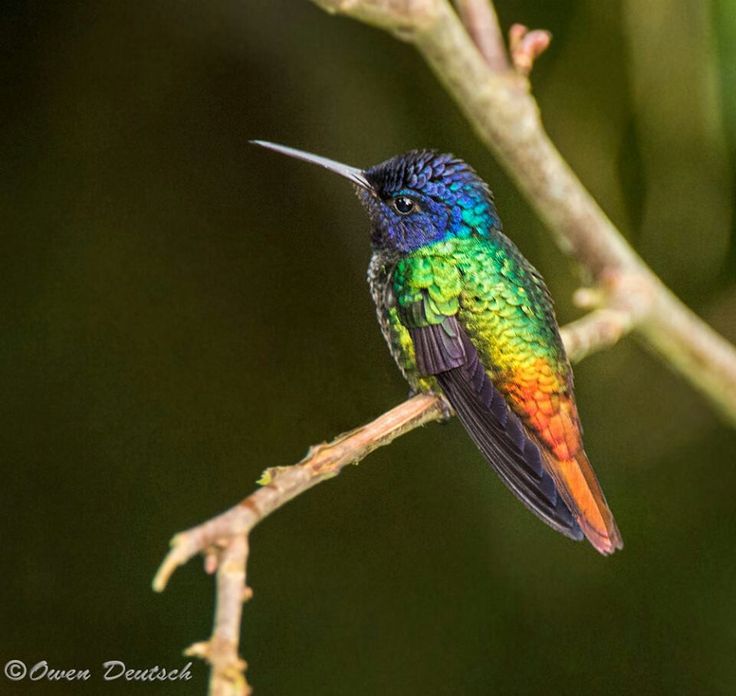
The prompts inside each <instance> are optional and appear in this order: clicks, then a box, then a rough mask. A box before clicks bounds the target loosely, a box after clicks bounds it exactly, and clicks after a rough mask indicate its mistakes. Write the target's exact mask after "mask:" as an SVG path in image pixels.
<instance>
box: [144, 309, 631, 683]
mask: <svg viewBox="0 0 736 696" xmlns="http://www.w3.org/2000/svg"><path fill="white" fill-rule="evenodd" d="M630 316H631V314H630V313H628V312H625V311H624V310H620V311H614V310H611V309H600V310H597V311H595V312H592V313H591V314H589V315H587V316H585V317H583V318H582V319H579V320H578V321H576V322H573V323H572V324H569V325H567V326H565V327H563V329H562V337H563V340H564V342H565V345H566V347H567V349H568V354H569V355H570V358H571V359H572V360H573V361H577V360H579V359H582V358H583V357H584V356H585V355H587V354H588V353H590V352H592V351H594V350H598V349H601V348H603V347H606V346H609V345H612V344H613V343H615V342H616V341H617V340H618V339H619V338H620V337H621V336H623V335H624V334H625V333H626V332H627V331H628V329H629V328H630V326H631V322H630V321H628V318H629V317H630ZM447 412H448V407H447V405H446V404H445V403H444V402H443V401H442V399H440V398H439V397H437V396H435V395H432V394H419V395H417V396H414V397H412V398H411V399H409V400H407V401H405V402H404V403H402V404H399V405H398V406H396V407H395V408H393V409H391V410H390V411H388V412H387V413H384V414H383V415H382V416H380V417H379V418H377V419H376V420H374V421H372V422H371V423H368V424H367V425H364V426H361V427H359V428H356V429H355V430H351V431H350V432H348V433H344V434H342V435H340V436H338V437H337V438H335V439H334V440H333V441H332V442H330V443H323V444H321V445H315V446H313V447H311V448H310V449H309V452H308V453H307V456H306V457H305V458H304V459H302V461H300V462H298V463H297V464H294V465H292V466H282V467H272V468H270V469H266V471H264V472H263V476H262V477H261V479H260V481H259V483H260V484H261V485H262V486H263V487H262V488H259V489H258V490H257V491H255V492H254V493H252V494H251V495H249V496H248V497H247V498H245V499H244V500H242V501H241V502H240V503H238V504H237V505H236V506H235V507H232V508H230V509H229V510H227V511H226V512H223V513H222V514H220V515H217V516H216V517H213V518H212V519H210V520H208V521H207V522H204V523H203V524H200V525H198V526H196V527H193V528H192V529H189V530H187V531H185V532H181V533H180V534H177V535H176V536H175V537H174V538H173V539H172V540H171V550H170V551H169V553H168V554H167V555H166V558H165V559H164V561H163V563H162V564H161V566H160V568H159V569H158V572H157V573H156V577H155V578H154V580H153V589H154V590H155V591H156V592H162V591H163V590H164V589H165V588H166V585H167V584H168V582H169V580H170V578H171V576H172V574H173V573H174V571H175V570H176V569H177V568H178V567H179V566H182V565H184V564H185V563H187V562H188V561H190V560H191V559H192V558H194V556H196V555H197V554H199V553H205V568H206V570H207V571H208V572H209V573H214V572H215V571H217V597H216V607H215V625H214V628H213V633H212V637H211V638H210V640H209V641H206V642H202V643H195V644H194V645H192V646H191V647H190V648H189V649H188V650H187V651H186V652H187V654H188V655H194V656H196V657H200V658H202V659H203V660H206V661H207V662H209V664H210V665H211V668H212V674H211V678H210V694H211V695H212V696H247V695H248V694H250V687H249V686H248V683H247V681H246V679H245V667H246V664H245V662H244V661H243V660H242V659H241V658H240V657H239V655H238V644H239V639H240V622H241V615H242V603H243V602H244V601H247V600H248V599H250V597H251V596H252V592H251V591H250V589H249V588H248V587H247V585H246V564H247V560H248V538H249V534H250V532H251V530H252V529H253V528H254V527H255V526H256V525H257V524H258V523H259V522H261V521H262V520H263V519H264V518H265V517H267V516H268V515H270V514H271V513H272V512H274V511H275V510H278V509H279V508H280V507H281V506H282V505H284V504H286V503H288V502H289V501H290V500H291V499H292V498H295V497H296V496H297V495H299V494H300V493H303V492H304V491H307V490H309V489H310V488H312V486H316V485H317V484H318V483H321V482H322V481H326V480H328V479H330V478H333V477H335V476H337V475H338V474H339V473H340V471H342V469H343V468H344V467H345V466H347V465H348V464H357V463H358V462H360V461H361V460H362V459H364V458H365V457H367V456H368V455H369V454H370V453H371V452H373V451H374V450H376V449H378V448H379V447H383V446H385V445H388V444H389V443H391V442H392V441H393V440H395V439H396V438H397V437H400V436H401V435H404V434H405V433H408V432H410V431H412V430H414V429H415V428H418V427H420V426H422V425H426V424H427V423H431V422H432V421H438V420H441V419H442V418H443V417H445V414H446V413H447Z"/></svg>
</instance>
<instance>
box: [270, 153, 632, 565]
mask: <svg viewBox="0 0 736 696" xmlns="http://www.w3.org/2000/svg"><path fill="white" fill-rule="evenodd" d="M269 147H275V149H279V150H281V151H283V152H286V154H291V155H295V156H297V157H302V158H303V159H311V160H312V161H316V162H317V163H318V164H321V165H322V166H325V167H327V168H329V169H333V170H335V171H338V172H339V173H340V174H342V175H343V176H346V177H347V178H349V179H351V180H352V181H353V182H354V183H355V184H356V190H357V191H358V195H359V198H360V200H361V202H362V203H363V205H364V206H365V208H366V209H367V211H368V213H369V216H370V218H371V222H372V235H371V240H372V246H373V256H372V259H371V264H370V267H369V271H368V280H369V284H370V287H371V294H372V296H373V300H374V302H375V303H376V308H377V315H378V320H379V324H380V325H381V329H382V331H383V334H384V336H385V338H386V341H387V343H388V346H389V348H390V350H391V353H392V355H393V357H394V359H395V360H396V363H397V365H398V366H399V368H400V370H401V372H402V373H403V374H404V376H405V377H406V379H407V380H408V382H409V383H410V385H411V386H412V388H413V389H415V390H421V391H434V392H438V393H442V394H443V395H444V397H445V398H446V399H447V401H448V402H449V404H450V405H451V406H452V407H453V409H454V410H455V412H456V413H457V415H458V417H459V419H460V420H461V422H462V423H463V425H464V426H465V428H466V430H467V431H468V434H469V435H470V436H471V438H472V439H473V440H474V442H475V443H476V444H477V445H478V447H479V449H480V450H481V452H482V453H483V454H484V456H485V457H486V458H487V459H488V461H489V462H490V463H491V465H492V466H493V468H494V469H495V470H496V472H497V473H498V474H499V476H500V478H501V479H502V480H503V481H504V483H505V484H506V485H507V486H508V487H509V488H510V489H511V490H512V491H513V492H514V493H515V494H516V495H517V497H519V499H520V500H522V502H524V503H525V504H526V505H527V506H528V507H529V508H530V509H531V510H532V511H533V512H534V513H535V514H537V515H538V516H539V517H540V518H541V519H542V520H544V521H545V522H546V523H547V524H549V525H550V526H552V527H553V528H555V529H557V530H558V531H560V532H562V533H563V534H566V535H567V536H569V537H571V538H574V539H581V538H583V535H584V536H585V537H587V538H588V540H589V541H590V542H591V543H592V544H593V546H595V548H596V549H598V550H599V551H600V552H601V553H604V554H608V553H611V552H613V551H614V550H616V549H617V548H621V546H622V542H621V536H620V534H619V532H618V528H617V527H616V523H615V521H614V519H613V515H612V514H611V511H610V510H609V508H608V505H607V503H606V501H605V498H604V496H603V492H602V491H601V488H600V486H599V484H598V481H597V479H596V476H595V474H594V472H593V469H592V468H591V466H590V463H589V462H588V459H587V456H586V455H585V451H584V450H583V445H582V431H581V427H580V422H579V420H578V413H577V407H576V405H575V397H574V394H573V383H572V369H571V367H570V364H569V362H568V360H567V357H566V355H565V349H564V346H563V345H562V341H561V339H560V334H559V329H558V326H557V321H556V318H555V314H554V309H553V305H552V300H551V298H550V295H549V292H548V290H547V288H546V286H545V284H544V281H543V280H542V277H541V276H540V274H539V273H538V272H537V271H536V270H535V269H534V268H533V267H532V265H531V264H530V263H529V262H528V261H527V260H526V259H525V258H524V257H523V256H522V254H521V253H520V252H519V250H518V249H517V248H516V246H515V245H514V244H513V242H511V240H510V239H509V238H508V237H506V236H505V235H504V234H503V232H502V230H501V224H500V220H499V218H498V214H497V212H496V208H495V205H494V203H493V199H492V195H491V193H490V190H489V189H488V186H487V185H486V184H485V183H484V182H483V181H482V180H481V179H480V178H479V177H478V176H477V174H476V173H475V171H474V170H473V169H472V168H471V167H469V166H468V165H467V164H466V163H465V162H463V161H462V160H459V159H456V158H454V157H453V156H452V155H446V154H438V153H436V152H434V151H429V150H421V151H412V152H409V153H406V154H404V155H399V156H397V157H394V158H392V159H390V160H387V161H386V162H384V163H382V164H379V165H377V166H375V167H372V168H369V169H367V170H365V171H362V170H357V169H353V168H350V167H346V166H345V165H340V164H337V163H333V162H331V161H329V160H325V159H323V158H316V159H315V158H314V156H312V155H307V154H305V153H299V152H296V151H293V150H289V149H288V148H286V149H285V148H283V147H282V146H271V145H269Z"/></svg>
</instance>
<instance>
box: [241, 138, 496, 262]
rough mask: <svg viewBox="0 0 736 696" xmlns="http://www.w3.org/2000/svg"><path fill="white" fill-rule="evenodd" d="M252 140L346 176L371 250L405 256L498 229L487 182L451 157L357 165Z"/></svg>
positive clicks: (426, 154)
mask: <svg viewBox="0 0 736 696" xmlns="http://www.w3.org/2000/svg"><path fill="white" fill-rule="evenodd" d="M253 142H254V143H256V144H258V145H262V146H263V147H267V148H270V149H272V150H276V151H277V152H281V153H283V154H285V155H289V156H291V157H296V158H298V159H303V160H306V161H307V162H312V163H314V164H318V165H320V166H322V167H325V168H326V169H329V170H331V171H333V172H336V173H337V174H340V175H341V176H343V177H345V178H346V179H348V180H350V181H351V182H352V183H353V184H354V185H355V187H356V190H357V192H358V197H359V198H360V201H361V203H362V204H363V206H364V207H365V209H366V210H367V211H368V215H369V217H370V219H371V223H372V226H373V230H372V242H373V246H374V247H375V248H378V249H385V250H388V251H394V252H398V253H400V254H406V253H409V252H411V251H414V250H415V249H418V248H420V247H422V246H426V245H428V244H432V243H434V242H439V241H443V240H446V239H449V238H451V237H471V236H476V237H487V236H488V235H489V234H490V233H491V231H492V230H500V222H499V219H498V215H497V213H496V208H495V206H494V204H493V197H492V195H491V192H490V190H489V188H488V186H487V185H486V183H485V182H484V181H483V180H482V179H481V178H480V177H479V176H478V175H477V174H476V173H475V171H474V170H473V168H472V167H471V166H470V165H468V164H466V163H465V162H464V161H463V160H461V159H458V158H456V157H453V156H452V155H449V154H441V153H438V152H436V151H434V150H412V151H410V152H407V153H405V154H402V155H397V156H396V157H392V158H391V159H389V160H386V161H385V162H382V163H381V164H377V165H375V166H373V167H369V168H368V169H357V168H355V167H350V166H348V165H345V164H341V163H339V162H335V161H333V160H329V159H326V158H324V157H320V156H318V155H313V154H310V153H308V152H302V151H301V150H294V149H292V148H288V147H285V146H283V145H275V144H273V143H267V142H263V141H253Z"/></svg>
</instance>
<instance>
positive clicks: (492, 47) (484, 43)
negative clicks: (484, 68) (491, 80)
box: [455, 0, 510, 72]
mask: <svg viewBox="0 0 736 696" xmlns="http://www.w3.org/2000/svg"><path fill="white" fill-rule="evenodd" d="M455 5H456V6H457V11H458V14H459V15H460V17H461V18H462V20H463V24H464V25H465V27H466V28H467V30H468V34H469V35H470V38H471V39H472V40H473V43H474V44H475V45H476V47H477V48H478V50H479V51H480V54H481V56H483V59H484V60H485V61H486V63H487V64H488V67H490V68H491V70H494V71H496V72H504V71H506V70H509V68H510V66H509V61H508V58H507V57H506V46H505V45H504V43H503V34H502V33H501V27H500V26H499V25H498V17H497V16H496V8H495V7H494V6H493V4H492V3H490V2H489V0H455Z"/></svg>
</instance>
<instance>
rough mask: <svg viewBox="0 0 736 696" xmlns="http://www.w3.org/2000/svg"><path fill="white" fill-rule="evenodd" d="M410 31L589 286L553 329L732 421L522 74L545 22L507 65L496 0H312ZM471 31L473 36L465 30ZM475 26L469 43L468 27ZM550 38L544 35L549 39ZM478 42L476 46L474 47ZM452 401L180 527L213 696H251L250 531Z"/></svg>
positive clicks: (392, 418) (730, 406)
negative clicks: (195, 567) (630, 337)
mask: <svg viewBox="0 0 736 696" xmlns="http://www.w3.org/2000/svg"><path fill="white" fill-rule="evenodd" d="M314 1H315V2H316V3H317V4H318V5H320V6H321V7H323V8H324V9H326V10H327V11H329V12H333V13H335V12H340V13H343V14H345V15H349V16H352V17H354V18H356V19H360V20H362V21H365V22H367V23H369V24H373V25H374V26H378V27H380V28H383V29H385V30H387V31H390V32H391V33H393V34H394V35H396V36H397V37H398V38H400V39H402V40H406V41H411V42H412V43H414V44H415V45H416V47H417V48H418V49H419V51H420V52H421V53H422V54H423V55H424V57H425V58H426V60H427V62H428V63H429V64H430V66H431V67H432V69H433V70H434V71H435V73H436V74H437V76H438V77H439V78H440V80H441V81H442V82H443V83H444V84H445V86H446V87H447V89H448V91H449V92H450V94H451V95H452V96H453V97H454V98H455V99H456V101H457V102H458V104H459V105H460V108H461V109H462V110H463V111H464V112H465V114H466V116H467V117H468V120H469V121H470V123H471V124H472V125H473V126H474V127H475V129H476V131H477V132H478V134H479V135H480V137H481V138H482V139H483V140H484V141H485V142H486V143H487V144H488V145H489V146H490V148H491V149H492V151H493V152H494V153H495V154H496V156H497V157H498V159H499V160H500V161H501V162H502V163H503V164H504V165H505V166H506V168H507V169H508V171H509V172H510V173H511V175H512V176H513V177H514V178H515V179H516V181H517V183H518V184H519V186H520V188H521V189H522V190H523V191H524V192H525V194H526V195H527V197H528V198H529V200H530V201H531V203H532V205H533V206H534V207H535V208H536V210H537V212H538V213H539V215H540V216H541V217H542V219H543V220H544V221H545V222H546V223H547V225H548V226H549V228H550V229H551V230H552V231H553V232H554V234H555V236H556V239H557V241H558V244H559V245H560V247H561V248H562V249H563V251H565V252H566V253H567V254H569V255H570V256H572V257H573V258H574V259H575V260H577V261H578V262H579V263H580V265H581V267H582V269H583V271H584V273H585V274H586V275H587V276H589V277H590V278H592V279H593V281H594V283H595V287H594V288H593V289H591V290H587V291H580V292H578V293H577V295H578V301H579V304H584V305H585V306H594V307H598V308H597V309H595V310H594V311H592V312H591V313H590V314H588V315H586V316H584V317H582V318H581V319H579V320H577V321H575V322H573V323H572V324H569V325H567V326H566V327H564V328H563V329H562V335H563V340H564V342H565V345H566V347H567V350H568V354H569V355H570V357H571V359H572V360H573V361H577V360H579V359H581V358H583V357H584V356H585V355H587V354H589V353H590V352H592V351H595V350H600V349H602V348H604V347H607V346H610V345H613V344H614V343H616V342H617V341H618V340H619V339H620V338H621V337H622V336H623V335H625V334H626V333H627V332H629V331H630V330H632V329H635V330H636V332H637V334H638V335H639V337H640V338H641V339H643V341H644V342H645V343H646V344H647V345H649V346H650V347H652V348H653V349H654V350H655V351H657V352H658V353H659V354H660V355H661V357H662V358H663V360H664V361H665V362H666V363H667V364H669V365H671V366H673V367H674V369H676V370H677V371H678V372H680V373H681V374H682V375H683V376H685V377H686V378H687V379H688V380H689V381H690V382H691V383H692V384H693V386H695V387H696V388H697V389H698V390H699V391H701V392H702V393H703V394H705V395H706V396H707V397H708V398H709V399H710V400H711V401H712V402H713V403H714V404H715V405H716V406H717V407H718V408H719V409H720V411H721V412H722V413H723V414H724V415H725V416H726V417H727V418H729V419H730V420H731V422H733V423H736V349H734V347H733V346H732V345H731V344H729V343H728V342H727V341H726V340H725V339H723V338H722V337H721V336H719V335H718V334H717V333H716V332H715V331H713V330H712V329H711V328H710V327H709V326H707V325H706V324H705V323H704V322H703V321H702V320H700V319H699V318H698V317H697V316H696V315H695V314H694V313H693V312H691V311H690V310H689V309H688V308H687V307H685V306H684V305H683V304H682V303H681V302H680V301H679V300H678V299H677V298H676V297H675V296H674V295H673V294H672V293H671V292H670V291H669V290H668V289H667V288H666V287H665V286H664V285H663V284H662V283H661V281H660V280H659V279H658V278H657V277H656V276H655V275H654V273H653V272H652V271H651V270H650V269H649V268H648V267H647V266H646V264H645V263H644V262H643V261H642V260H641V258H639V256H638V255H637V254H636V253H635V252H634V250H633V249H632V248H631V247H630V246H629V245H628V244H627V242H626V241H625V239H624V238H623V237H622V236H621V234H620V233H619V232H618V231H617V230H616V228H615V227H614V225H613V224H612V223H611V221H610V220H609V219H608V218H607V217H606V215H605V213H604V212H603V211H602V210H601V209H600V207H599V206H598V205H597V203H596V202H595V201H594V200H593V198H592V197H591V196H590V194H589V193H588V192H587V191H586V190H585V188H584V187H583V185H582V184H581V183H580V181H579V180H578V179H577V178H576V176H575V175H574V174H573V172H572V171H571V170H570V168H569V166H568V165H567V164H566V163H565V161H564V160H563V159H562V156H561V155H560V154H559V152H558V151H557V150H556V149H555V147H554V145H553V144H552V143H551V142H550V140H549V138H548V137H547V135H546V133H545V132H544V129H543V127H542V125H541V121H540V118H539V113H538V108H537V104H536V102H535V101H534V99H533V98H532V97H531V96H530V95H529V87H528V81H527V80H526V78H525V75H526V73H528V70H529V69H531V66H532V63H533V61H534V58H536V57H537V56H538V55H539V54H540V53H541V51H542V50H544V48H546V43H545V42H547V43H548V39H549V37H548V35H545V33H544V32H527V31H526V29H525V28H523V31H522V29H521V28H520V29H516V30H514V31H512V37H511V38H512V42H513V43H514V47H513V50H512V58H513V63H514V67H515V68H516V69H515V70H510V69H509V64H508V60H507V58H506V52H505V47H504V46H503V40H502V38H501V33H500V30H499V29H498V23H497V20H496V16H495V11H494V9H493V5H492V4H491V3H488V2H487V0H456V1H457V4H458V7H459V9H460V11H461V13H462V16H463V17H464V19H465V23H466V26H467V33H466V27H464V26H463V24H462V23H461V22H460V20H459V19H458V17H457V16H456V15H455V13H454V12H453V10H452V8H451V6H450V5H449V4H448V2H447V0H314ZM469 35H470V36H469ZM470 37H472V40H471V38H470ZM545 37H546V38H545ZM476 47H477V48H476ZM446 412H447V406H446V405H445V404H444V402H443V401H442V400H441V399H440V398H439V397H437V396H434V395H431V394H422V395H418V396H415V397H413V398H411V399H409V400H408V401H406V402H404V403H403V404H400V405H399V406H397V407H395V408H394V409H392V410H390V411H388V412H387V413H385V414H384V415H382V416H380V417H379V418H377V419H376V420H374V421H373V422H371V423H369V424H367V425H364V426H362V427H359V428H356V429H355V430H353V431H351V432H348V433H345V434H343V435H341V436H339V437H338V438H336V439H335V440H333V441H332V442H330V443H323V444H321V445H317V446H315V447H312V448H311V449H310V450H309V452H308V454H307V456H306V457H305V458H304V459H303V460H302V461H301V462H299V463H297V464H295V465H293V466H287V467H275V468H271V469H267V470H266V471H265V472H264V475H263V477H262V479H261V481H260V483H261V484H262V488H260V489H258V490H257V491H255V492H254V493H253V494H251V495H250V496H248V497H247V498H245V499H244V500H243V501H241V502H240V503H239V504H238V505H236V506H235V507H233V508H231V509H230V510H228V511H226V512H224V513H222V514H221V515H218V516H217V517H214V518H212V519H211V520H209V521H208V522H205V523H204V524H201V525H199V526H197V527H194V528H192V529H190V530H188V531H186V532H182V533H180V534H177V535H176V536H175V537H174V538H173V539H172V542H171V550H170V551H169V553H168V555H167V556H166V558H165V559H164V561H163V563H162V564H161V567H160V568H159V570H158V572H157V574H156V577H155V579H154V582H153V586H154V589H155V590H156V591H159V592H160V591H162V590H163V589H164V588H165V587H166V584H167V583H168V581H169V579H170V577H171V575H172V574H173V572H174V571H175V570H176V569H177V568H178V567H179V566H181V565H183V564H185V563H187V562H188V561H189V560H191V559H192V558H193V557H194V556H196V555H197V554H199V553H202V552H204V553H205V558H206V561H205V566H206V569H207V570H208V572H210V573H212V572H215V571H217V598H216V609H215V622H214V629H213V635H212V637H211V638H210V640H209V641H207V642H204V643H197V644H195V645H193V646H192V647H191V648H190V649H189V651H188V652H189V654H192V655H196V656H198V657H201V658H203V659H205V660H207V661H208V662H209V663H210V665H211V668H212V672H211V679H210V694H212V695H215V696H247V694H249V693H250V687H249V686H248V684H247V682H246V679H245V674H244V672H245V662H244V661H243V660H242V659H241V658H240V657H239V656H238V645H239V639H240V623H241V615H242V603H243V601H246V600H247V599H249V598H250V596H251V592H250V590H249V588H248V587H247V585H246V564H247V559H248V539H249V534H250V531H251V530H252V529H253V528H254V527H255V525H257V524H258V523H259V522H260V521H261V520H263V519H264V518H265V517H267V516H268V515H269V514H271V513H272V512H274V511H275V510H277V509H278V508H279V507H281V506H282V505H284V504H285V503H287V502H288V501H290V500H291V499H292V498H294V497H295V496H297V495H299V494H300V493H303V492H304V491H306V490H308V489H310V488H311V487H312V486H315V485H316V484H318V483H320V482H321V481H325V480H327V479H329V478H332V477H334V476H336V475H337V474H338V473H339V472H340V471H341V470H342V469H343V468H344V467H345V466H346V465H348V464H356V463H358V462H359V461H360V460H361V459H363V458H364V457H366V456H367V455H368V454H369V453H370V452H372V451H373V450H375V449H377V448H378V447H382V446H384V445H387V444H389V443H390V442H392V441H393V440H394V439H395V438H397V437H399V436H400V435H403V434H404V433H407V432H409V431H411V430H413V429H414V428H417V427H419V426H420V425H424V424H426V423H429V422H432V421H436V420H440V419H442V418H443V417H444V415H445V414H446Z"/></svg>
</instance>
